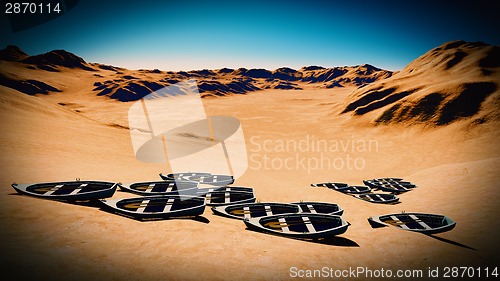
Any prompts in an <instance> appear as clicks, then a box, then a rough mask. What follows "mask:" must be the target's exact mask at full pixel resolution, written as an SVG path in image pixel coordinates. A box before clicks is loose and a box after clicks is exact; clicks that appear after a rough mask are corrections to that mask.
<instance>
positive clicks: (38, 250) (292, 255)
mask: <svg viewBox="0 0 500 281" xmlns="http://www.w3.org/2000/svg"><path fill="white" fill-rule="evenodd" d="M352 90H353V88H340V89H329V90H325V89H313V88H311V89H308V88H307V87H306V88H305V89H304V90H297V91H280V90H268V91H260V92H254V93H250V94H247V95H233V96H229V97H222V98H206V99H204V100H203V102H204V104H205V106H206V109H207V113H208V114H209V115H229V116H234V117H236V118H238V119H239V120H240V121H241V124H242V127H243V130H244V134H245V139H246V144H247V150H248V157H249V168H248V170H247V171H246V173H245V174H244V175H243V176H242V177H240V178H238V179H237V180H236V183H235V184H236V185H242V186H250V187H253V188H254V189H255V193H256V196H257V199H258V200H260V201H261V202H264V201H278V202H292V201H300V200H316V201H325V202H335V203H338V204H340V205H341V206H342V207H343V208H344V209H345V214H344V216H345V218H346V220H347V221H349V222H350V223H351V224H352V226H351V227H350V228H349V230H348V231H347V232H346V233H345V234H343V235H341V236H340V237H338V238H336V239H332V240H328V241H323V243H321V242H320V243H318V242H308V241H300V240H293V239H287V238H283V237H277V236H272V235H265V234H261V233H257V232H252V231H249V230H246V229H245V226H244V224H243V223H242V222H241V221H236V220H230V219H226V218H222V217H218V216H215V215H213V214H212V213H211V211H210V209H209V208H207V209H206V211H205V213H204V217H205V218H207V219H208V220H209V221H210V222H209V223H205V222H200V221H196V220H169V221H156V222H138V221H134V220H131V219H127V218H125V217H120V216H116V215H113V214H109V213H106V212H103V211H101V210H99V209H98V208H93V207H87V206H79V205H72V204H66V203H60V202H52V201H45V200H39V199H36V198H30V197H27V196H19V195H16V194H15V193H14V190H13V189H12V188H11V187H10V184H11V183H12V182H14V181H16V182H45V181H56V180H72V179H74V178H81V179H96V180H107V181H121V182H133V181H147V180H157V179H159V178H158V176H157V175H158V173H160V172H167V170H166V169H167V167H166V165H165V164H151V163H143V162H140V161H138V160H136V159H135V156H134V153H133V150H132V147H131V143H130V135H129V131H128V130H127V129H124V128H120V127H118V126H110V125H109V124H111V123H114V124H120V125H123V126H127V120H126V113H127V110H128V107H129V106H130V104H128V103H121V102H118V101H113V100H109V99H107V98H105V97H95V96H89V95H87V94H85V93H84V92H83V91H82V92H75V93H67V92H63V93H54V94H51V95H49V96H46V97H38V96H36V97H33V96H28V95H24V94H21V93H19V92H16V91H14V90H11V89H8V88H5V87H1V91H2V97H1V100H0V101H1V102H0V120H1V122H0V132H1V135H0V153H1V160H0V161H1V166H2V173H1V176H0V201H1V204H0V206H1V207H0V210H1V213H0V214H1V216H0V226H1V229H2V230H1V231H0V241H1V248H2V251H3V254H2V257H1V262H0V268H1V271H2V272H3V273H2V275H3V276H8V277H7V279H5V278H4V277H2V280H21V279H22V280H27V279H25V278H27V277H31V279H32V280H58V279H59V280H68V279H71V280H91V279H92V280H172V279H177V280H179V279H181V280H185V279H199V278H203V279H208V280H221V279H232V280H262V279H266V280H278V279H285V278H289V277H290V267H297V268H300V269H321V268H322V267H325V266H326V267H331V268H333V269H348V268H349V267H358V266H360V267H368V268H371V269H380V268H385V269H395V270H396V269H424V270H425V272H427V269H428V267H436V266H441V267H443V266H478V265H482V266H485V265H490V266H493V265H495V266H498V263H497V262H498V258H497V257H498V253H497V249H498V245H499V242H498V241H499V240H498V232H499V231H500V225H499V224H498V222H497V220H498V218H499V217H500V207H499V205H498V202H499V199H500V196H499V195H498V194H499V193H498V192H497V189H498V187H499V186H498V185H499V184H498V183H499V182H500V174H499V173H498V167H499V164H500V150H499V147H498V141H499V139H500V138H499V134H500V130H498V128H499V127H498V124H497V123H486V124H483V125H479V126H476V127H474V128H472V127H468V126H467V125H466V124H465V123H463V122H456V123H454V124H452V125H449V126H445V127H441V128H433V127H424V126H411V127H408V126H403V125H401V126H400V125H390V126H378V127H373V126H368V125H366V122H362V121H361V120H359V119H357V118H354V117H351V116H350V115H348V114H345V115H338V112H339V111H341V109H342V106H343V103H344V100H345V98H346V97H347V95H349V94H350V93H351V92H352ZM59 102H61V103H69V102H71V103H72V104H71V105H70V106H61V105H58V103H59ZM74 109H78V110H79V111H80V113H77V112H75V110H74ZM107 124H108V125H107ZM301 141H302V142H303V143H305V142H307V143H309V145H311V143H313V142H315V141H328V142H329V143H330V144H332V145H333V144H337V145H339V146H338V149H335V148H331V147H330V148H331V149H329V150H328V151H324V150H320V151H318V150H314V149H312V148H311V147H310V146H309V147H307V148H306V149H294V147H293V146H289V147H285V148H283V147H281V146H280V145H281V144H282V143H287V142H288V143H300V142H301ZM353 143H354V144H355V146H352V144H353ZM342 145H344V147H342ZM367 145H368V146H367ZM370 145H371V146H370ZM363 147H364V148H363ZM289 158H291V159H292V160H290V161H289V162H288V163H292V164H291V165H289V166H287V167H284V165H283V161H285V160H286V159H289ZM265 159H269V161H268V162H265ZM301 159H304V160H303V161H304V162H300V161H301ZM321 159H323V162H321ZM324 159H327V160H330V161H331V162H328V161H327V160H324ZM335 159H337V160H335ZM333 161H336V162H333ZM266 163H267V166H266ZM301 163H305V164H301ZM325 163H326V164H325ZM328 163H330V164H328ZM332 163H334V164H332ZM341 163H342V165H341ZM349 163H350V165H348V164H349ZM390 176H395V177H403V178H405V179H407V180H410V181H412V182H414V183H416V184H417V185H418V188H417V189H415V190H413V191H411V192H408V193H406V194H402V195H401V196H400V198H401V201H402V203H401V204H397V205H390V206H385V205H375V204H370V203H368V202H364V201H361V200H357V199H355V198H353V197H350V196H347V195H343V194H340V193H337V192H335V191H331V190H328V189H325V188H323V189H322V188H313V187H310V184H311V183H316V182H323V181H340V182H348V183H352V184H362V180H363V179H369V178H375V177H390ZM126 196H127V194H126V193H123V192H120V191H117V192H116V194H115V195H114V197H126ZM401 211H407V212H409V211H415V212H432V213H441V214H445V215H448V216H450V217H451V218H453V219H454V220H455V221H457V227H456V228H455V229H454V230H452V231H450V232H447V233H442V234H437V235H435V237H432V236H426V235H420V234H417V233H412V232H407V231H402V230H399V229H396V228H380V229H372V228H371V227H370V225H369V224H368V223H367V220H366V219H367V218H368V217H370V216H373V215H382V214H385V213H390V212H401Z"/></svg>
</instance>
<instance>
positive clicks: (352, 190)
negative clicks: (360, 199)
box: [338, 185, 371, 194]
mask: <svg viewBox="0 0 500 281" xmlns="http://www.w3.org/2000/svg"><path fill="white" fill-rule="evenodd" d="M338 191H340V192H342V193H347V194H361V193H368V192H370V191H371V188H370V187H368V186H364V185H350V186H348V187H347V188H344V189H340V190H338Z"/></svg>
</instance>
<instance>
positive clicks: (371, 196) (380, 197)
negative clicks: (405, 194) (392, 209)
mask: <svg viewBox="0 0 500 281" xmlns="http://www.w3.org/2000/svg"><path fill="white" fill-rule="evenodd" d="M353 196H354V197H356V198H358V199H361V200H364V201H367V202H370V203H381V204H394V203H396V202H398V201H399V197H397V196H396V195H394V194H391V193H365V194H354V195H353Z"/></svg>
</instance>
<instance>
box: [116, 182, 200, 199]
mask: <svg viewBox="0 0 500 281" xmlns="http://www.w3.org/2000/svg"><path fill="white" fill-rule="evenodd" d="M119 186H120V189H121V190H123V191H126V192H131V193H135V194H139V195H143V196H144V195H145V196H153V195H176V194H180V195H196V192H197V190H198V184H196V183H192V182H178V183H177V182H175V181H173V180H168V181H150V182H137V183H131V184H119Z"/></svg>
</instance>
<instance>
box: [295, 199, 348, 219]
mask: <svg viewBox="0 0 500 281" xmlns="http://www.w3.org/2000/svg"><path fill="white" fill-rule="evenodd" d="M291 204H295V205H298V206H299V207H300V211H301V212H302V213H313V214H326V215H335V216H341V215H342V214H343V213H344V210H343V209H342V208H341V207H340V206H339V205H338V204H334V203H324V202H295V203H291Z"/></svg>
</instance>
